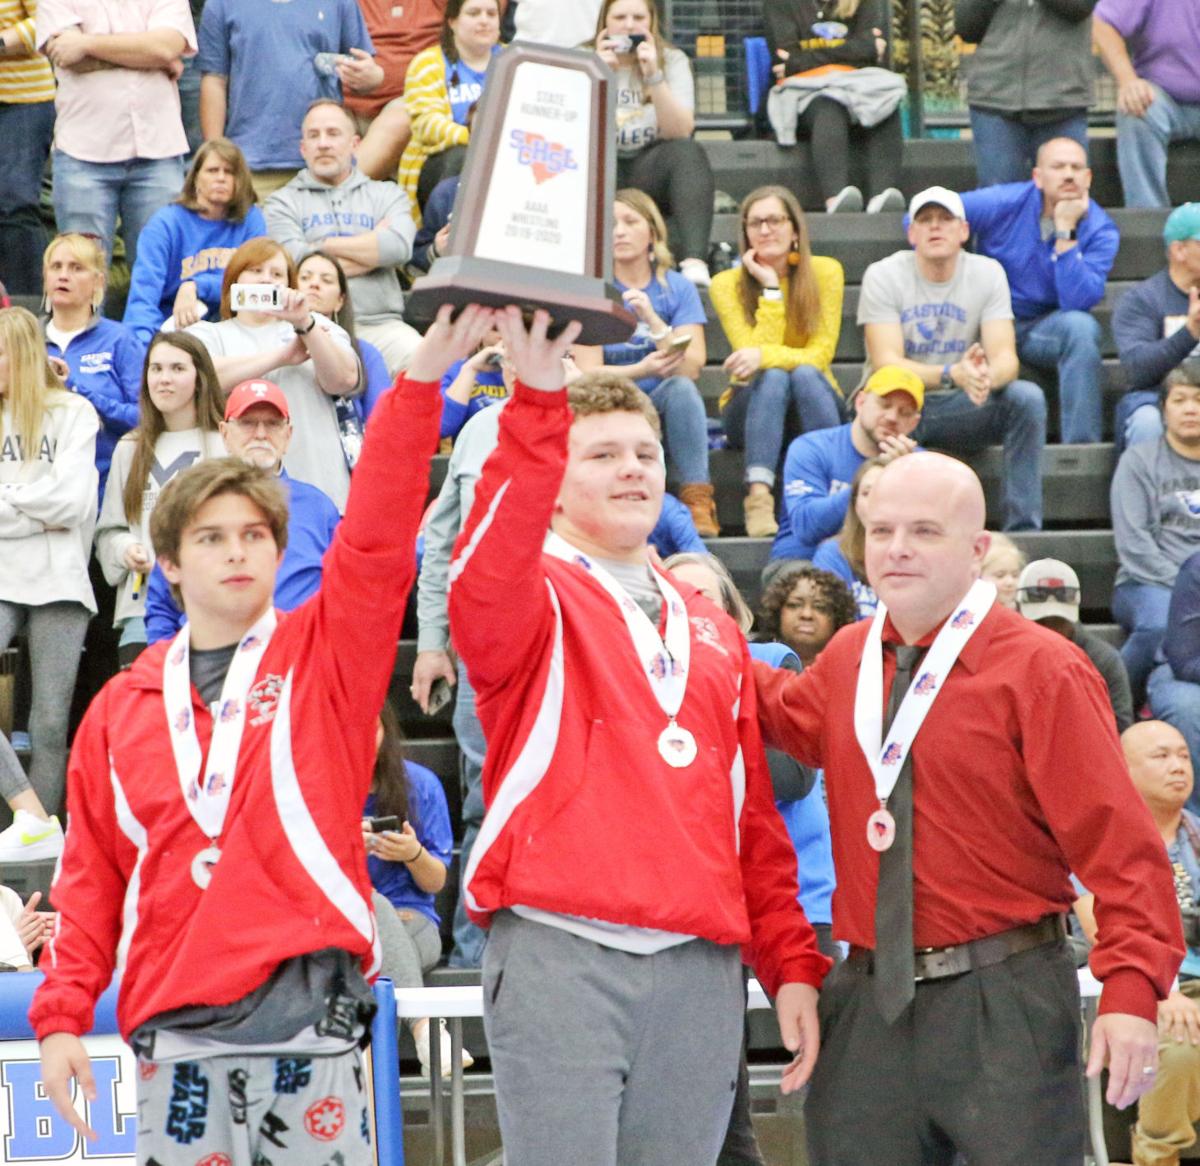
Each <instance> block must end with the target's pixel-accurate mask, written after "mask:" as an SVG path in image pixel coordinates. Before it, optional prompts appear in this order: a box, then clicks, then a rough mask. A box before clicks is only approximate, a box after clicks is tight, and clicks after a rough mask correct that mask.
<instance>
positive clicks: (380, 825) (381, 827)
mask: <svg viewBox="0 0 1200 1166" xmlns="http://www.w3.org/2000/svg"><path fill="white" fill-rule="evenodd" d="M402 820H403V819H401V818H398V817H397V816H396V815H395V814H389V815H388V816H387V817H386V818H368V819H367V821H368V822H370V823H371V833H372V834H382V833H383V832H384V831H385V830H399V829H400V823H401V821H402Z"/></svg>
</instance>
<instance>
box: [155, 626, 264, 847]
mask: <svg viewBox="0 0 1200 1166" xmlns="http://www.w3.org/2000/svg"><path fill="white" fill-rule="evenodd" d="M275 624H276V615H275V609H274V608H273V607H270V608H268V609H267V611H266V612H265V613H264V614H263V616H262V618H261V619H259V621H258V622H257V623H256V624H255V625H254V626H253V627H252V628H251V629H250V630H249V631H248V632H247V633H246V634H245V635H244V636H243V637H242V638H241V640H240V641H239V643H238V646H237V650H236V651H235V652H234V654H233V659H232V660H231V661H230V662H229V671H228V672H226V673H225V683H224V684H223V685H222V686H221V698H220V700H219V701H218V703H217V707H216V711H215V712H214V714H213V731H212V739H211V740H210V741H209V745H208V763H207V765H206V764H204V753H203V750H202V749H201V748H200V738H199V736H198V735H197V733H196V718H195V716H194V715H193V713H192V676H191V671H190V670H189V667H188V661H189V657H190V650H189V648H190V645H189V642H188V641H189V636H188V625H187V624H186V623H185V624H184V625H183V627H182V628H181V629H180V631H179V634H178V635H177V636H176V637H175V639H174V640H172V641H171V646H170V648H169V649H168V650H167V654H166V657H165V659H164V661H163V700H164V703H165V705H166V710H167V726H168V729H169V732H170V735H171V750H172V752H173V753H174V754H175V769H176V771H177V772H178V774H179V788H180V790H181V791H182V793H183V800H184V804H185V805H186V806H187V808H188V812H189V813H190V814H191V815H192V817H193V818H194V819H195V821H196V825H197V826H199V827H200V829H201V830H203V831H204V833H205V834H206V835H207V836H208V837H209V838H212V839H214V840H215V839H217V838H219V837H220V836H221V830H222V828H223V827H224V824H225V814H226V813H227V812H228V810H229V795H230V794H231V793H232V792H233V778H234V771H235V768H236V766H237V757H238V750H239V749H240V748H241V744H242V731H243V729H244V728H245V725H246V697H247V695H248V693H249V692H250V687H251V685H252V684H253V683H254V677H255V676H256V675H257V674H258V666H259V664H260V663H261V662H262V658H263V653H264V652H265V651H266V650H267V644H269V643H270V642H271V636H272V635H273V634H274V631H275ZM201 773H203V775H204V776H203V779H202V778H201Z"/></svg>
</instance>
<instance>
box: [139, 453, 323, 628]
mask: <svg viewBox="0 0 1200 1166" xmlns="http://www.w3.org/2000/svg"><path fill="white" fill-rule="evenodd" d="M279 480H280V481H281V482H282V483H283V484H284V485H285V486H286V487H287V489H288V545H287V550H286V551H285V552H284V555H283V561H282V562H281V563H280V564H279V570H278V572H277V573H276V575H275V606H276V607H278V608H279V610H280V611H292V610H293V609H294V608H297V607H299V606H300V604H302V603H303V602H304V601H305V600H306V599H307V598H308V597H309V596H310V595H312V594H313V593H314V592H315V591H316V590H317V588H318V587H320V586H321V560H322V558H323V557H324V555H325V551H326V550H327V549H328V547H329V544H330V542H331V541H332V539H333V532H334V529H335V528H336V527H337V524H338V512H337V507H336V506H334V504H333V502H332V500H331V499H330V498H328V497H327V496H326V495H325V494H322V493H321V491H320V490H318V489H317V488H316V486H310V485H309V484H308V483H307V482H301V481H298V480H297V479H296V478H289V477H288V475H287V474H286V473H281V474H280V475H279ZM181 627H183V612H182V611H180V610H179V608H178V607H177V606H176V604H175V600H174V598H173V597H172V595H171V587H170V585H169V584H168V583H167V577H166V576H165V575H164V574H163V572H162V568H161V567H160V566H158V565H157V564H156V565H155V567H154V570H153V572H152V573H151V575H150V584H149V586H148V587H147V589H146V642H147V643H150V644H155V643H157V642H158V641H159V640H165V639H168V638H169V637H170V636H173V635H174V634H175V633H176V632H177V631H179V629H180V628H181Z"/></svg>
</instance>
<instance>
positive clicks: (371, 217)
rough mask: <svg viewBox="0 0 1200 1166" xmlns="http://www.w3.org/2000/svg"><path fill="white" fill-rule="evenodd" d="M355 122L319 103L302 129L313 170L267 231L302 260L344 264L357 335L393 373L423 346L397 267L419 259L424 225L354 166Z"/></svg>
mask: <svg viewBox="0 0 1200 1166" xmlns="http://www.w3.org/2000/svg"><path fill="white" fill-rule="evenodd" d="M358 142H359V138H358V135H357V134H356V133H355V132H354V122H353V121H352V120H351V118H350V115H349V114H348V113H347V112H346V110H345V109H344V108H343V107H342V106H341V105H339V104H338V103H337V102H336V101H331V100H324V99H323V100H320V101H315V102H313V104H312V105H311V106H310V107H309V110H308V113H306V114H305V115H304V121H303V123H302V124H301V127H300V154H301V156H302V157H303V158H304V162H305V168H304V169H303V170H301V171H300V173H299V174H297V175H296V177H295V178H293V179H292V180H291V182H289V183H288V184H287V185H286V186H284V187H283V188H282V189H280V190H277V191H276V192H275V193H274V194H273V195H271V197H270V198H269V199H267V203H266V206H265V207H264V208H263V211H264V214H265V216H266V220H267V230H268V231H269V232H270V233H271V237H272V238H273V239H277V240H278V241H279V242H280V243H282V244H283V246H284V247H285V248H286V249H287V251H288V254H290V255H291V257H292V258H293V259H294V260H296V261H299V260H300V259H301V258H302V257H303V256H305V255H307V254H308V253H309V252H311V251H320V252H322V253H323V254H325V255H328V256H330V258H333V259H336V260H337V261H338V262H339V263H340V264H341V265H342V268H343V270H344V271H345V272H346V275H347V277H348V279H349V285H350V302H351V304H352V305H353V307H354V319H355V330H356V332H357V333H358V335H359V336H360V337H361V338H362V339H363V340H368V341H370V343H372V344H374V345H375V347H376V348H378V349H379V351H380V352H381V353H382V354H383V359H384V361H385V362H386V363H387V369H388V374H389V375H390V376H393V377H394V376H395V375H396V373H397V372H398V371H399V370H401V369H403V368H406V367H407V365H408V358H409V355H410V354H411V353H412V350H413V349H414V348H415V347H416V345H417V342H418V341H419V340H420V339H421V336H420V333H418V332H417V331H416V330H415V329H414V328H412V327H410V326H409V325H408V324H406V323H405V322H404V296H403V294H402V293H401V291H400V279H399V276H398V275H397V274H396V268H397V267H398V266H399V265H401V264H403V263H405V262H407V260H408V258H409V256H410V255H411V254H412V243H413V236H414V234H415V233H416V224H415V223H414V222H413V217H412V208H411V206H410V204H409V201H408V195H407V194H405V192H404V190H403V188H402V187H400V186H398V185H397V184H396V183H395V182H376V181H375V180H374V179H371V178H367V177H366V176H365V175H364V174H362V173H361V172H360V171H359V170H358V168H357V167H356V166H355V164H354V150H355V148H356V147H357V145H358Z"/></svg>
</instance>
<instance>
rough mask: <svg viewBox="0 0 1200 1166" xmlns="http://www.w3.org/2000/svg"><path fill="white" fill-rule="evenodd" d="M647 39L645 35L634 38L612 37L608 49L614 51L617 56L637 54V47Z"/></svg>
mask: <svg viewBox="0 0 1200 1166" xmlns="http://www.w3.org/2000/svg"><path fill="white" fill-rule="evenodd" d="M645 39H646V36H645V33H640V32H639V33H636V34H635V35H634V36H610V37H609V38H608V47H609V48H610V49H612V51H613V52H614V53H616V54H617V56H619V57H622V56H625V54H627V53H636V52H637V47H638V45H640V44H641V43H642V41H644V40H645Z"/></svg>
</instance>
